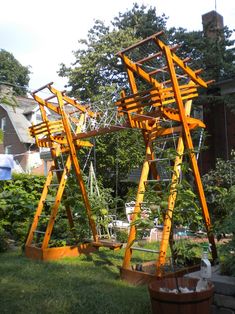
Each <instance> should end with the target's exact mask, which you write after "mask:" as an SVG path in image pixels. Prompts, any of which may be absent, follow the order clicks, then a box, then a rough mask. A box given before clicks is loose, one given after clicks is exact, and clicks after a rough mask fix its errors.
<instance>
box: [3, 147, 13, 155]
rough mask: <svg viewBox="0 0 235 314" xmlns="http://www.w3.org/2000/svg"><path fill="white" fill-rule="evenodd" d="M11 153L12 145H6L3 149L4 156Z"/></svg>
mask: <svg viewBox="0 0 235 314" xmlns="http://www.w3.org/2000/svg"><path fill="white" fill-rule="evenodd" d="M11 153H12V145H8V146H6V147H5V154H11Z"/></svg>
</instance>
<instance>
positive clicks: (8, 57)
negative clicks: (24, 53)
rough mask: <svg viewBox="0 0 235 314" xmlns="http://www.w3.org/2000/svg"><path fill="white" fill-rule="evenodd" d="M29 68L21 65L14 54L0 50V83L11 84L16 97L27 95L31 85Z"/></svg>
mask: <svg viewBox="0 0 235 314" xmlns="http://www.w3.org/2000/svg"><path fill="white" fill-rule="evenodd" d="M29 74H30V71H29V68H28V67H26V66H23V65H21V64H20V62H19V61H17V60H16V59H15V57H14V56H13V54H12V53H10V52H8V51H6V50H4V49H1V50H0V82H1V83H8V84H9V83H10V84H12V86H13V89H14V92H15V94H16V95H22V96H23V95H26V92H27V87H28V84H29V79H30V78H29Z"/></svg>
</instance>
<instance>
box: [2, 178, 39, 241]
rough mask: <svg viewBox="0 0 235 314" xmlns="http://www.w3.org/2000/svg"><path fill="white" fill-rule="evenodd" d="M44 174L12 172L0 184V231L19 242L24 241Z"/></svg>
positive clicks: (3, 235)
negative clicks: (7, 178) (10, 175)
mask: <svg viewBox="0 0 235 314" xmlns="http://www.w3.org/2000/svg"><path fill="white" fill-rule="evenodd" d="M44 182H45V177H44V176H36V175H28V174H13V177H12V180H6V181H2V184H1V186H0V221H1V225H0V232H1V237H4V238H5V237H8V238H11V239H12V240H15V241H16V242H17V243H19V244H21V243H23V242H24V241H25V238H26V236H27V232H28V230H29V226H30V223H31V219H32V218H33V216H34V213H35V209H36V206H37V204H38V201H39V199H40V196H41V192H42V188H43V184H44Z"/></svg>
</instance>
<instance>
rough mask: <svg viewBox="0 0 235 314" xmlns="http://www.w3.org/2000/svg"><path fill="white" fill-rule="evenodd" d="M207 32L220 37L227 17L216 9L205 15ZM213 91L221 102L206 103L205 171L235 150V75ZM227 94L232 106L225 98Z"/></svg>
mask: <svg viewBox="0 0 235 314" xmlns="http://www.w3.org/2000/svg"><path fill="white" fill-rule="evenodd" d="M202 24H203V30H204V34H205V36H207V37H210V38H217V37H216V36H217V34H218V32H217V30H222V29H223V27H224V23H223V17H222V16H221V15H220V14H218V13H217V12H216V11H211V12H208V13H206V14H204V15H202ZM209 94H210V95H212V96H215V97H217V96H218V98H221V101H217V102H216V103H214V105H213V107H211V108H208V106H207V105H206V106H205V108H204V110H203V121H204V122H205V124H206V131H207V133H208V135H209V136H208V137H207V139H206V141H205V145H206V146H207V150H206V151H204V152H202V153H201V157H200V160H199V166H200V168H201V172H202V173H206V172H208V171H209V170H210V169H213V168H214V167H215V164H216V159H217V158H222V159H225V160H228V159H230V157H231V151H232V150H234V149H235V112H234V109H233V110H232V109H231V107H233V108H235V78H234V77H231V78H229V79H226V80H221V81H217V82H216V83H214V84H213V85H212V87H211V89H210V91H209ZM223 97H226V98H227V100H229V105H225V103H224V101H223V100H222V98H223Z"/></svg>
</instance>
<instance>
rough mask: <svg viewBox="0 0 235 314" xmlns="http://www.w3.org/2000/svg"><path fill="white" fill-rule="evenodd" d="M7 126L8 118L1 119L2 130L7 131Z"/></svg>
mask: <svg viewBox="0 0 235 314" xmlns="http://www.w3.org/2000/svg"><path fill="white" fill-rule="evenodd" d="M6 125H7V118H6V117H3V118H2V119H1V129H2V130H3V131H6Z"/></svg>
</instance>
